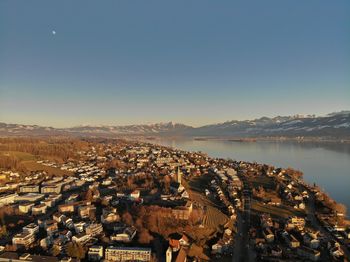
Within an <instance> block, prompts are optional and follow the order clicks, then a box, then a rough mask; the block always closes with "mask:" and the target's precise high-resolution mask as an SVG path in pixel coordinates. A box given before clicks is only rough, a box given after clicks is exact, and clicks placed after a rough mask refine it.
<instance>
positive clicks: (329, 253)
mask: <svg viewBox="0 0 350 262" xmlns="http://www.w3.org/2000/svg"><path fill="white" fill-rule="evenodd" d="M0 168H1V169H0V226H1V227H0V261H44V260H45V261H62V262H63V261H64V262H65V261H67V262H68V261H78V260H85V261H167V262H170V261H176V262H182V261H281V260H288V261H296V260H306V261H344V260H346V259H349V258H350V252H349V243H350V224H349V221H348V220H347V217H346V208H345V206H344V205H342V204H339V203H336V202H335V201H334V200H332V199H331V197H330V196H328V195H327V194H326V193H324V192H323V191H322V190H321V189H320V188H319V187H318V186H317V185H309V184H307V183H305V182H304V180H303V178H302V173H301V172H300V171H297V170H293V169H291V168H279V167H273V166H269V165H266V164H263V163H261V164H259V163H250V162H244V161H238V160H231V159H219V158H211V157H209V156H208V155H206V154H205V153H203V152H186V151H182V150H177V149H174V148H169V147H164V146H160V145H155V144H150V143H146V142H141V141H130V140H123V139H93V138H91V139H73V138H69V139H68V138H56V139H52V138H51V139H44V138H31V139H26V138H1V139H0Z"/></svg>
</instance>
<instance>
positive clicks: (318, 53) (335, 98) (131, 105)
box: [0, 0, 350, 127]
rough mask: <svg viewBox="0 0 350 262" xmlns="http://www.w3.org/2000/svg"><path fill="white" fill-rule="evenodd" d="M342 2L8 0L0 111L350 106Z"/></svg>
mask: <svg viewBox="0 0 350 262" xmlns="http://www.w3.org/2000/svg"><path fill="white" fill-rule="evenodd" d="M349 13H350V2H349V1H346V0H345V1H322V0H317V1H313V0H310V1H294V0H286V1H278V0H276V1H270V0H267V1H206V0H198V1H194V0H193V1H188V0H187V1H181V0H180V1H164V0H162V1H160V0H159V1H132V0H125V1H46V0H45V1H35V0H34V1H16V0H11V1H10V0H3V1H0V121H2V122H8V123H24V124H39V125H49V126H56V127H65V126H74V125H79V124H138V123H154V122H165V121H171V120H172V121H175V122H181V123H186V124H191V125H194V126H198V125H202V124H207V123H215V122H221V121H225V120H232V119H251V118H256V117H261V116H276V115H290V114H298V113H300V114H321V115H322V114H326V113H329V112H333V111H339V110H342V109H349V108H350V74H349V73H350V16H349V15H348V14H349ZM53 30H54V31H56V34H55V35H54V34H52V31H53Z"/></svg>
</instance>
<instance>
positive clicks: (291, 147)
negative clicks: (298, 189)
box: [150, 138, 350, 215]
mask: <svg viewBox="0 0 350 262" xmlns="http://www.w3.org/2000/svg"><path fill="white" fill-rule="evenodd" d="M150 142H152V143H156V144H161V145H164V146H171V147H174V148H178V149H182V150H186V151H202V152H204V153H207V154H208V155H209V156H211V157H220V158H232V159H235V160H242V161H249V162H253V161H256V162H258V163H266V164H271V165H274V166H276V167H284V168H287V167H291V168H294V169H298V170H300V171H302V172H303V173H304V180H305V181H307V182H308V183H316V184H317V185H319V186H320V187H321V188H322V189H323V190H324V191H325V192H327V193H328V194H329V195H330V196H331V197H332V198H333V199H334V200H336V201H337V202H340V203H343V204H345V205H346V206H347V209H348V210H349V212H350V144H345V143H344V144H342V143H313V142H303V143H298V142H271V141H258V142H234V141H223V140H201V141H200V140H193V139H163V138H162V139H157V140H153V141H150ZM349 212H348V215H349Z"/></svg>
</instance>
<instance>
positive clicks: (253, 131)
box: [0, 111, 350, 138]
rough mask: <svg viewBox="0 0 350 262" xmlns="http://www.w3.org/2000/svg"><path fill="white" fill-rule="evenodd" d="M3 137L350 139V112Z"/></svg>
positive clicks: (13, 129) (12, 127)
mask: <svg viewBox="0 0 350 262" xmlns="http://www.w3.org/2000/svg"><path fill="white" fill-rule="evenodd" d="M0 135H2V136H8V135H16V136H18V135H50V136H51V135H75V136H116V135H163V136H167V135H174V136H196V137H200V136H211V137H277V136H287V137H297V136H310V137H311V136H312V137H336V138H350V112H349V111H342V112H338V113H331V114H328V115H326V116H322V117H315V116H277V117H274V118H268V117H262V118H259V119H255V120H244V121H238V120H233V121H227V122H224V123H219V124H213V125H206V126H202V127H191V126H187V125H183V124H175V123H172V122H169V123H158V124H150V125H126V126H77V127H72V128H53V127H41V126H37V125H19V124H5V123H0Z"/></svg>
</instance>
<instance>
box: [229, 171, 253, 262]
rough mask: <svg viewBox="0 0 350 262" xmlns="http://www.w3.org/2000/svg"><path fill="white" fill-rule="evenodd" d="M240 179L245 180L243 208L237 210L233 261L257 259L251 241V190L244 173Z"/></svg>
mask: <svg viewBox="0 0 350 262" xmlns="http://www.w3.org/2000/svg"><path fill="white" fill-rule="evenodd" d="M240 179H241V180H242V181H243V191H242V192H243V195H242V198H243V210H242V211H238V212H237V234H236V236H235V242H234V243H235V246H234V253H233V256H232V261H233V262H240V261H255V252H254V251H253V247H252V246H251V245H250V243H249V228H250V199H251V190H250V186H249V184H248V182H247V181H246V179H245V177H244V176H243V175H242V174H241V175H240Z"/></svg>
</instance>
